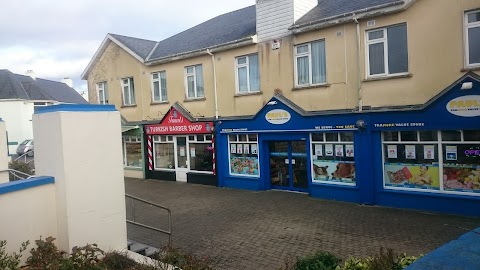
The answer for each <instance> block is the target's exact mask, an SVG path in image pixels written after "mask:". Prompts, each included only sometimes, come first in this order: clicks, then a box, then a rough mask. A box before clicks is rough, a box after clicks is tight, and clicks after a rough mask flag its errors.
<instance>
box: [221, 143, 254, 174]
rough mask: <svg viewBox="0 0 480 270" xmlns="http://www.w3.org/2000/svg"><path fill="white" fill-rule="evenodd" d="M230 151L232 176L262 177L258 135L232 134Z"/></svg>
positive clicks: (229, 145)
mask: <svg viewBox="0 0 480 270" xmlns="http://www.w3.org/2000/svg"><path fill="white" fill-rule="evenodd" d="M228 149H229V159H230V174H231V175H243V176H257V177H258V176H260V170H259V164H258V137H257V134H248V135H247V134H230V135H229V136H228Z"/></svg>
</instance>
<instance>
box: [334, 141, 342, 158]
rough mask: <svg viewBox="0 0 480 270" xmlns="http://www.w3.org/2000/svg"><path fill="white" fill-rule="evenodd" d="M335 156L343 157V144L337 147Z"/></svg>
mask: <svg viewBox="0 0 480 270" xmlns="http://www.w3.org/2000/svg"><path fill="white" fill-rule="evenodd" d="M335 156H337V157H343V144H337V145H335Z"/></svg>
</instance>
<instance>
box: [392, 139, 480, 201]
mask: <svg viewBox="0 0 480 270" xmlns="http://www.w3.org/2000/svg"><path fill="white" fill-rule="evenodd" d="M425 131H428V130H425ZM434 131H435V130H434ZM459 131H460V133H461V134H460V135H461V136H460V140H459V141H444V140H443V138H442V130H436V133H437V140H436V141H421V140H420V131H414V132H416V133H417V139H416V140H415V141H402V139H401V134H400V131H393V132H398V135H397V136H398V140H396V141H385V138H384V132H382V182H383V188H384V189H386V190H397V191H408V192H419V193H436V194H456V195H464V196H477V197H478V196H480V193H475V192H461V191H451V190H445V187H444V181H443V166H444V164H445V163H446V162H445V160H444V155H443V145H444V144H477V143H478V144H480V141H465V139H464V130H459ZM391 144H404V145H437V149H438V151H437V153H435V154H436V155H437V156H438V171H439V190H435V189H421V188H407V187H394V186H387V185H386V183H385V158H386V157H385V151H384V146H385V145H391Z"/></svg>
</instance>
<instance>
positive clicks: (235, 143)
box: [227, 133, 262, 178]
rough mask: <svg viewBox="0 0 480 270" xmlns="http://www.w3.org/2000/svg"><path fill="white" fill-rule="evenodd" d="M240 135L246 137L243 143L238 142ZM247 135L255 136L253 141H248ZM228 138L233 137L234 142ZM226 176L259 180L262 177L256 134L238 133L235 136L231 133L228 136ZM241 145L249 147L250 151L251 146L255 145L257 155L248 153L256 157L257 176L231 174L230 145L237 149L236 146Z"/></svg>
mask: <svg viewBox="0 0 480 270" xmlns="http://www.w3.org/2000/svg"><path fill="white" fill-rule="evenodd" d="M241 135H244V136H246V139H245V141H240V139H239V136H241ZM249 135H255V139H252V140H250V138H249ZM230 136H235V138H236V140H231V139H230ZM227 140H228V149H227V151H228V174H229V175H232V176H239V177H247V178H260V176H261V175H262V173H261V168H260V148H259V147H260V146H259V145H260V144H259V142H258V134H257V133H239V134H236V133H232V134H228V139H227ZM239 144H241V145H242V147H243V145H244V144H249V145H250V149H251V145H252V144H253V145H256V147H257V153H256V154H252V153H251V152H250V153H249V154H250V155H256V156H257V161H258V175H246V174H239V173H232V168H231V164H230V160H231V154H232V152H231V149H232V145H235V147H237V145H239Z"/></svg>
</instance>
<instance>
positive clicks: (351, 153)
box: [345, 144, 355, 157]
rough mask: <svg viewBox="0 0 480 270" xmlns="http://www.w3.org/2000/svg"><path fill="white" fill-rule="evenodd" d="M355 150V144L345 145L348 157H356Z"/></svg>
mask: <svg viewBox="0 0 480 270" xmlns="http://www.w3.org/2000/svg"><path fill="white" fill-rule="evenodd" d="M354 155H355V154H354V151H353V144H347V145H345V156H346V157H354Z"/></svg>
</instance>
